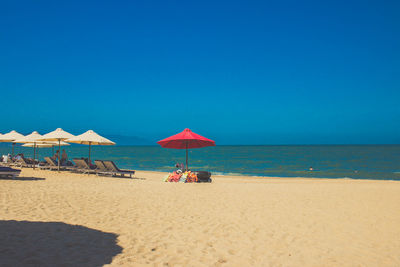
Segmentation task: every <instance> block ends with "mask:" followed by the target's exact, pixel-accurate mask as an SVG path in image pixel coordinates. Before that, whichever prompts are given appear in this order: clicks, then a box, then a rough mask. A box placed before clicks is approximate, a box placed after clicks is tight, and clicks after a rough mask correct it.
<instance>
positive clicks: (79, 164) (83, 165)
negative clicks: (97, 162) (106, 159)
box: [73, 159, 97, 174]
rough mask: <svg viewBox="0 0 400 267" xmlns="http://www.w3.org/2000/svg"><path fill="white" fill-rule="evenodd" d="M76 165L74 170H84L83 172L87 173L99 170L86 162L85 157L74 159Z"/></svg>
mask: <svg viewBox="0 0 400 267" xmlns="http://www.w3.org/2000/svg"><path fill="white" fill-rule="evenodd" d="M73 161H74V163H75V165H76V167H75V168H74V171H77V172H82V173H87V174H91V173H92V174H95V173H96V172H97V171H96V170H95V169H92V168H91V167H90V166H89V164H88V163H87V162H86V160H84V159H73Z"/></svg>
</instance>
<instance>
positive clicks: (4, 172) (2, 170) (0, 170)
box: [0, 167, 21, 179]
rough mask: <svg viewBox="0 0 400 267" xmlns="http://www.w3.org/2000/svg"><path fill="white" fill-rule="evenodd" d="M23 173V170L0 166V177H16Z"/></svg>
mask: <svg viewBox="0 0 400 267" xmlns="http://www.w3.org/2000/svg"><path fill="white" fill-rule="evenodd" d="M20 173H21V170H16V169H13V168H10V167H0V177H2V178H10V177H12V178H13V179H15V178H16V177H18V175H19V174H20Z"/></svg>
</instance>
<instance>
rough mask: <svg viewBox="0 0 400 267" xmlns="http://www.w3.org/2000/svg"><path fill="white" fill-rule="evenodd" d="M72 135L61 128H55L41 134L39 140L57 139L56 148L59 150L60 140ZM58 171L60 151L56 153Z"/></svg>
mask: <svg viewBox="0 0 400 267" xmlns="http://www.w3.org/2000/svg"><path fill="white" fill-rule="evenodd" d="M72 137H74V135H72V134H70V133H68V132H66V131H64V130H63V129H61V128H57V129H56V130H54V131H52V132H50V133H47V134H45V135H43V136H42V138H40V139H39V140H41V141H57V142H58V150H60V147H61V141H64V140H66V139H69V138H72ZM58 171H60V152H59V153H58Z"/></svg>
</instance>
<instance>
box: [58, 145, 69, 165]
mask: <svg viewBox="0 0 400 267" xmlns="http://www.w3.org/2000/svg"><path fill="white" fill-rule="evenodd" d="M67 162H68V155H67V153H66V152H65V149H63V150H62V154H61V161H60V163H61V165H66V164H67Z"/></svg>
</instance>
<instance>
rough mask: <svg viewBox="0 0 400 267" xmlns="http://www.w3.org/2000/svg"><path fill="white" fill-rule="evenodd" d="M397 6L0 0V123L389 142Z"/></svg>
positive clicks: (399, 46)
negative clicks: (189, 130)
mask: <svg viewBox="0 0 400 267" xmlns="http://www.w3.org/2000/svg"><path fill="white" fill-rule="evenodd" d="M399 14H400V1H244V0H243V1H196V2H194V1H63V2H61V1H11V0H9V1H4V0H3V1H1V2H0V91H1V94H0V99H1V101H0V103H1V105H0V107H1V114H2V116H1V123H0V132H1V133H4V132H7V131H9V130H11V129H16V130H18V131H20V132H23V133H28V132H31V131H33V130H39V131H40V132H42V133H45V132H48V131H51V130H54V129H55V128H57V127H62V128H64V129H65V130H68V131H70V132H72V133H74V134H78V133H81V132H83V131H86V130H87V129H93V130H95V131H97V132H99V133H101V134H122V135H128V136H130V135H132V136H140V137H146V138H149V139H150V140H156V139H158V138H163V137H167V136H169V135H172V134H175V133H177V132H180V131H181V130H183V129H184V128H186V127H189V128H192V129H193V130H194V131H196V132H198V133H199V134H202V135H204V136H206V137H209V138H211V139H214V140H216V141H217V144H311V143H317V144H318V143H323V144H326V143H327V144H331V143H400V105H399V101H400V16H399Z"/></svg>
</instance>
